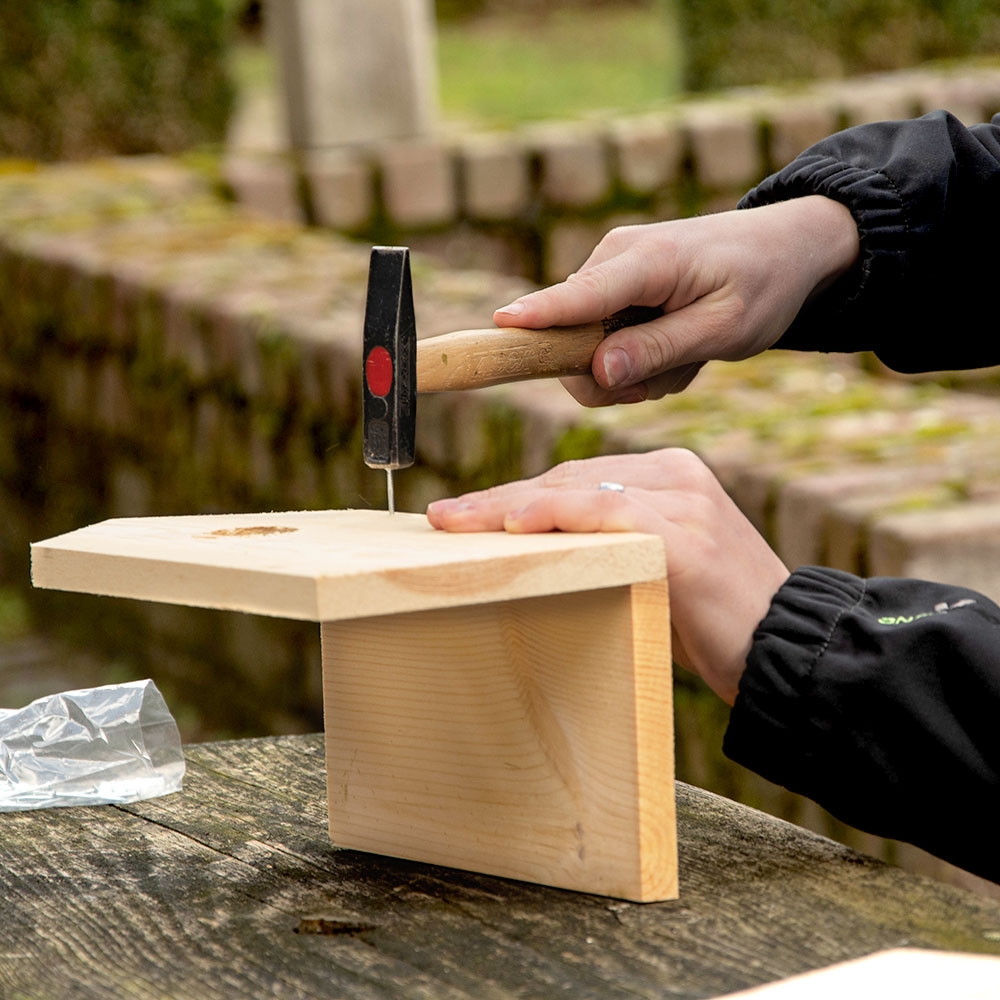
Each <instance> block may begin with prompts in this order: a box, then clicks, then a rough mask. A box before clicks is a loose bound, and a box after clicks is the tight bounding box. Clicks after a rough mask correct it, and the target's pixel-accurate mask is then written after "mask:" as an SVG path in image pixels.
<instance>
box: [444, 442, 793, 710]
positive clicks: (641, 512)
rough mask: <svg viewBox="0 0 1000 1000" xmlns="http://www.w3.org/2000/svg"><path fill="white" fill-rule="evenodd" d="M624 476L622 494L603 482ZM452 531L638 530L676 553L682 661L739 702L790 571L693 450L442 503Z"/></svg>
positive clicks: (574, 468) (604, 464) (589, 466)
mask: <svg viewBox="0 0 1000 1000" xmlns="http://www.w3.org/2000/svg"><path fill="white" fill-rule="evenodd" d="M604 482H612V483H618V484H621V485H623V486H624V487H625V489H624V490H623V491H620V492H619V491H615V490H608V489H599V488H598V487H599V486H600V484H601V483H604ZM427 517H428V520H429V521H430V522H431V524H432V525H433V526H434V527H435V528H439V529H441V530H444V531H500V530H503V531H509V532H543V531H579V532H594V531H639V532H645V533H648V534H656V535H660V536H661V537H662V538H663V540H664V545H665V548H666V556H667V575H668V581H669V587H670V606H671V626H672V630H673V636H674V650H673V651H674V659H676V660H677V662H678V663H680V664H682V665H683V666H685V667H687V668H689V669H691V670H693V671H694V672H695V673H697V674H699V675H700V676H701V677H703V678H704V680H705V681H706V683H707V684H708V685H709V686H710V687H711V688H712V690H713V691H715V692H716V694H718V695H719V696H720V697H721V698H722V699H723V700H725V701H726V702H728V703H729V704H730V705H731V704H732V703H733V701H734V700H735V698H736V693H737V689H738V685H739V680H740V677H741V676H742V674H743V671H744V669H745V667H746V657H747V653H748V652H749V650H750V644H751V641H752V638H753V633H754V630H755V629H756V627H757V625H758V624H759V623H760V621H761V619H762V618H763V617H764V615H765V614H766V613H767V610H768V607H769V606H770V602H771V598H772V597H773V596H774V594H775V592H776V591H777V590H778V588H779V587H780V586H781V584H782V583H783V582H784V581H785V580H786V579H787V577H788V570H787V569H786V568H785V566H784V565H783V564H782V562H781V560H780V559H779V558H778V557H777V555H776V554H775V553H774V552H773V551H772V550H771V549H770V547H769V546H768V545H767V543H766V542H765V541H764V539H763V538H762V537H761V536H760V534H758V532H757V530H756V529H755V528H754V527H753V525H751V524H750V522H749V521H748V520H747V519H746V518H745V517H744V516H743V514H742V513H741V512H740V511H739V509H738V508H737V507H736V505H735V504H734V503H733V501H732V500H731V499H730V498H729V497H728V496H727V494H726V493H725V491H724V490H723V489H722V486H721V485H720V484H719V482H718V480H717V479H716V478H715V476H714V475H713V474H712V473H711V471H710V470H709V469H708V468H707V466H705V464H704V463H703V462H702V461H701V460H700V459H699V458H697V456H695V455H694V454H693V453H691V452H689V451H685V450H683V449H680V448H671V449H666V450H664V451H658V452H652V453H650V454H646V455H619V456H607V457H602V458H594V459H588V460H585V461H576V462H566V463H564V464H563V465H559V466H556V468H554V469H551V470H550V471H549V472H546V473H544V474H543V475H541V476H537V477H536V478H534V479H527V480H521V481H519V482H513V483H507V484H506V485H504V486H497V487H494V488H492V489H489V490H484V491H482V492H478V493H467V494H465V495H464V496H460V497H457V498H455V499H449V500H438V501H435V502H434V503H432V504H430V506H429V507H428V508H427Z"/></svg>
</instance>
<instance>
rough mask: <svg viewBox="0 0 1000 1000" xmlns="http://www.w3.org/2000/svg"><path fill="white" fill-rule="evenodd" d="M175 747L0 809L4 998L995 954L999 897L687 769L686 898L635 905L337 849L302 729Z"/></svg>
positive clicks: (601, 988) (746, 983)
mask: <svg viewBox="0 0 1000 1000" xmlns="http://www.w3.org/2000/svg"><path fill="white" fill-rule="evenodd" d="M185 756H186V757H187V765H188V770H187V774H186V776H185V779H184V791H183V792H181V793H180V794H177V795H168V796H166V797H164V798H160V799H150V800H148V801H146V802H136V803H133V804H131V805H128V806H124V807H115V806H95V807H88V808H80V809H45V810H37V811H33V812H26V813H17V814H14V813H11V814H8V815H6V816H4V817H3V837H2V839H0V898H2V899H3V917H4V918H3V921H2V922H0V990H2V992H3V993H4V995H5V996H6V997H8V998H14V997H23V998H29V997H30V998H31V1000H66V998H67V997H72V998H73V1000H126V998H127V1000H164V998H169V1000H248V998H257V997H279V996H280V997H285V998H296V1000H298V998H301V1000H389V998H391V1000H527V998H529V997H530V998H548V997H565V998H571V1000H668V998H669V1000H705V998H707V997H719V996H722V995H728V994H731V993H732V992H733V991H735V990H740V989H746V988H748V987H751V986H756V985H759V984H761V983H769V982H772V981H775V980H783V979H785V978H787V977H789V976H793V975H796V974H798V973H803V972H805V971H807V970H809V969H816V968H821V967H825V966H830V965H832V964H833V963H835V962H846V961H849V960H851V959H855V958H858V957H860V956H862V955H864V954H866V953H868V952H871V951H879V950H881V949H885V948H892V947H894V946H897V945H898V943H899V942H900V941H908V942H909V943H910V945H911V946H912V947H915V948H923V949H930V948H945V949H955V948H967V949H969V950H970V951H971V950H978V951H983V952H988V953H992V954H997V953H1000V938H998V934H1000V903H997V902H995V901H993V900H990V899H986V898H984V897H982V896H975V895H973V894H971V893H968V892H964V891H962V890H960V889H956V888H953V887H951V886H947V885H942V884H941V883H936V882H933V881H932V880H930V879H926V878H919V877H918V876H915V875H910V874H908V873H907V872H905V871H902V870H901V869H899V868H894V867H891V866H889V865H884V864H882V863H880V862H878V861H875V860H873V859H872V858H865V857H862V856H861V855H858V854H855V853H854V852H852V851H850V850H848V849H847V848H845V847H842V846H841V845H839V844H835V843H834V842H832V841H830V840H827V839H825V838H823V837H817V836H816V835H814V834H811V833H808V832H807V831H805V830H802V829H799V828H796V827H793V826H791V825H789V824H788V823H783V822H782V821H781V820H778V819H775V818H773V817H771V816H768V815H766V814H764V813H761V812H758V811H756V810H754V809H749V808H747V807H746V806H741V805H738V804H737V803H735V802H730V801H727V800H726V799H722V798H720V797H719V796H716V795H712V794H711V793H709V792H705V791H703V790H701V789H697V788H692V787H690V786H688V785H684V784H679V785H678V787H677V811H678V823H679V831H680V850H681V885H682V890H681V896H682V900H681V902H667V903H651V904H646V905H638V904H632V903H623V902H617V901H611V900H608V899H605V898H601V897H599V896H585V895H581V894H580V893H573V892H562V891H560V890H557V889H548V888H546V887H544V886H539V885H529V884H527V883H524V882H510V881H504V880H502V879H497V878H493V877H490V876H487V875H470V874H468V873H466V872H460V871H456V870H454V869H448V868H437V867H433V866H430V865H420V864H414V863H412V862H409V861H394V860H392V859H390V858H384V857H378V856H375V855H371V854H362V853H360V852H357V851H341V850H337V849H336V848H335V847H333V846H331V844H330V838H329V836H328V835H327V829H326V825H327V819H326V804H325V792H324V780H325V777H324V755H323V739H322V737H321V736H319V735H313V736H290V737H278V738H270V739H262V740H241V741H233V742H227V743H216V744H202V745H201V746H188V747H185ZM969 961H971V962H978V961H988V960H987V959H982V960H979V959H970V960H969ZM993 961H996V960H995V959H994V960H993ZM955 982H956V983H963V982H964V979H959V978H956V980H955ZM862 996H863V994H860V993H857V992H855V991H850V992H848V993H847V994H845V997H846V1000H862ZM917 996H919V994H916V993H914V994H908V993H907V992H906V991H905V990H903V989H900V990H886V991H883V992H882V993H881V994H879V996H878V1000H896V998H901V1000H910V998H911V997H914V998H915V997H917ZM810 1000H815V998H814V997H812V996H811V997H810ZM838 1000H845V998H844V997H838ZM934 1000H968V998H967V997H963V996H962V994H961V993H960V992H958V990H957V989H955V988H953V989H948V990H943V991H940V992H939V993H938V995H937V996H936V997H935V998H934Z"/></svg>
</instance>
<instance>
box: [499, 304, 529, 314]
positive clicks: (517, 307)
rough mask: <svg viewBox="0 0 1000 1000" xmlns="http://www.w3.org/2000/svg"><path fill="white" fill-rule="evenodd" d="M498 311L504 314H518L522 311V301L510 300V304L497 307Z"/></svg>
mask: <svg viewBox="0 0 1000 1000" xmlns="http://www.w3.org/2000/svg"><path fill="white" fill-rule="evenodd" d="M497 312H498V313H503V314H504V315H505V316H520V315H521V313H523V312H524V303H523V302H511V303H510V305H506V306H502V307H501V308H500V309H497Z"/></svg>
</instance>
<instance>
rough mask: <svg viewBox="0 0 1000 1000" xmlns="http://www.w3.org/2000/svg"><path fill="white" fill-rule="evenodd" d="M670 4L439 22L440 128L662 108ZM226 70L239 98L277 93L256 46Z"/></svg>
mask: <svg viewBox="0 0 1000 1000" xmlns="http://www.w3.org/2000/svg"><path fill="white" fill-rule="evenodd" d="M667 6H668V5H666V4H664V3H663V0H649V2H648V5H646V6H635V5H632V4H629V5H623V6H617V5H614V4H609V5H607V6H604V7H599V8H595V9H591V10H580V9H579V8H577V9H575V10H574V9H567V8H560V7H558V5H557V4H553V9H550V10H549V11H547V12H546V13H544V14H542V15H535V16H526V15H524V14H521V15H516V14H509V15H491V16H483V17H478V18H469V19H465V20H462V21H458V22H455V21H450V22H443V23H441V24H439V25H438V31H437V61H438V74H439V94H440V105H441V117H442V123H443V125H444V127H445V128H446V129H453V128H459V127H462V128H468V127H474V128H487V129H489V128H509V127H512V126H515V125H517V124H520V123H523V122H529V121H538V120H543V119H566V118H578V117H583V116H589V115H592V114H595V113H601V112H639V111H643V110H646V109H649V108H652V107H660V106H662V105H664V104H665V103H667V102H669V101H670V100H671V99H672V98H674V97H675V96H676V95H677V94H678V93H679V91H680V86H681V58H680V53H681V46H680V44H679V40H678V35H677V32H676V30H675V28H674V25H673V23H672V20H671V18H670V16H669V15H668V14H667V13H666V10H667ZM231 70H232V73H233V77H234V80H235V82H236V85H237V87H238V89H239V90H240V91H241V93H242V94H243V95H244V98H245V97H246V96H247V95H251V94H259V93H261V92H267V91H271V92H272V93H273V92H274V91H275V89H276V86H277V73H276V70H275V66H274V64H273V60H272V58H271V56H270V54H269V53H268V52H267V50H266V49H265V48H264V47H263V46H261V45H257V44H251V43H241V44H239V45H237V46H236V47H235V48H234V50H233V53H232V63H231Z"/></svg>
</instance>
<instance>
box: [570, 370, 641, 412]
mask: <svg viewBox="0 0 1000 1000" xmlns="http://www.w3.org/2000/svg"><path fill="white" fill-rule="evenodd" d="M559 381H560V382H562V384H563V386H564V387H565V388H566V391H567V392H568V393H569V394H570V395H571V396H572V397H573V398H574V399H575V400H576V401H577V402H578V403H580V405H581V406H592V407H593V406H615V405H618V404H627V403H641V402H643V400H645V399H646V398H647V397H648V395H649V392H648V389H647V387H646V383H645V382H637V383H636V384H635V385H630V386H626V387H625V388H624V389H604V388H602V387H601V386H599V385H598V384H597V381H596V380H595V379H594V377H593V376H592V375H567V376H565V377H564V378H561V379H560V380H559Z"/></svg>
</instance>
